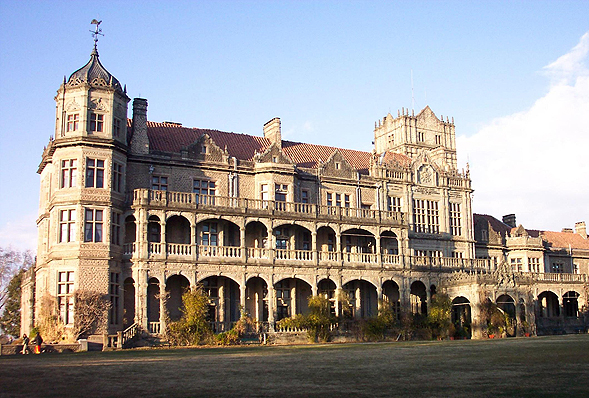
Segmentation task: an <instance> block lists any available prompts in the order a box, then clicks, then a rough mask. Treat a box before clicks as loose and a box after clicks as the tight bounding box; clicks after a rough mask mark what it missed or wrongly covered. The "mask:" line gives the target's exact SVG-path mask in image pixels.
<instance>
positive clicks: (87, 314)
mask: <svg viewBox="0 0 589 398" xmlns="http://www.w3.org/2000/svg"><path fill="white" fill-rule="evenodd" d="M110 305H111V304H110V301H109V300H108V296H106V295H104V294H101V293H98V292H93V291H89V290H76V291H75V292H74V329H73V337H74V340H78V339H80V338H82V337H87V336H88V335H91V334H93V333H96V332H97V331H99V330H100V329H101V328H102V326H103V325H104V324H105V321H106V319H107V316H108V310H109V309H110Z"/></svg>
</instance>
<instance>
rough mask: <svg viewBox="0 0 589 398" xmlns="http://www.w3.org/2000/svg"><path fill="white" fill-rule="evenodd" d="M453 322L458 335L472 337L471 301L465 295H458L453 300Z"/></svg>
mask: <svg viewBox="0 0 589 398" xmlns="http://www.w3.org/2000/svg"><path fill="white" fill-rule="evenodd" d="M452 323H453V324H454V327H455V328H456V332H455V335H456V336H458V337H464V338H471V337H472V327H471V325H472V315H471V307H470V301H469V300H468V299H467V298H466V297H464V296H458V297H455V298H454V300H452Z"/></svg>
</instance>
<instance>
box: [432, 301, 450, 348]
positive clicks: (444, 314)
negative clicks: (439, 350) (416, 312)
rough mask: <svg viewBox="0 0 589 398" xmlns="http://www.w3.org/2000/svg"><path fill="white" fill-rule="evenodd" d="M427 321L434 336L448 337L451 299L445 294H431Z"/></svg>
mask: <svg viewBox="0 0 589 398" xmlns="http://www.w3.org/2000/svg"><path fill="white" fill-rule="evenodd" d="M427 321H428V324H429V327H430V328H431V331H432V335H433V336H434V337H437V338H447V337H448V335H449V332H450V328H451V327H452V301H451V300H450V297H448V295H447V294H444V293H438V294H436V295H434V296H432V300H431V305H430V310H429V314H428V315H427Z"/></svg>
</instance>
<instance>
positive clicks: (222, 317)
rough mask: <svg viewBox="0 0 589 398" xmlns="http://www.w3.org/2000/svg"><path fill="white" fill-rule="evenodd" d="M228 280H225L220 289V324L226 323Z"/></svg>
mask: <svg viewBox="0 0 589 398" xmlns="http://www.w3.org/2000/svg"><path fill="white" fill-rule="evenodd" d="M226 282H227V280H226V279H225V278H223V282H222V283H221V285H220V286H219V287H218V288H219V304H218V305H219V308H218V309H219V322H221V323H223V324H224V323H225V283H226Z"/></svg>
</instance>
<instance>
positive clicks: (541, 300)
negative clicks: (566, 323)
mask: <svg viewBox="0 0 589 398" xmlns="http://www.w3.org/2000/svg"><path fill="white" fill-rule="evenodd" d="M538 316H539V317H540V318H557V317H559V316H560V304H559V302H558V296H557V295H556V294H555V293H554V292H552V291H550V290H545V291H543V292H542V293H540V294H539V295H538Z"/></svg>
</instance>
